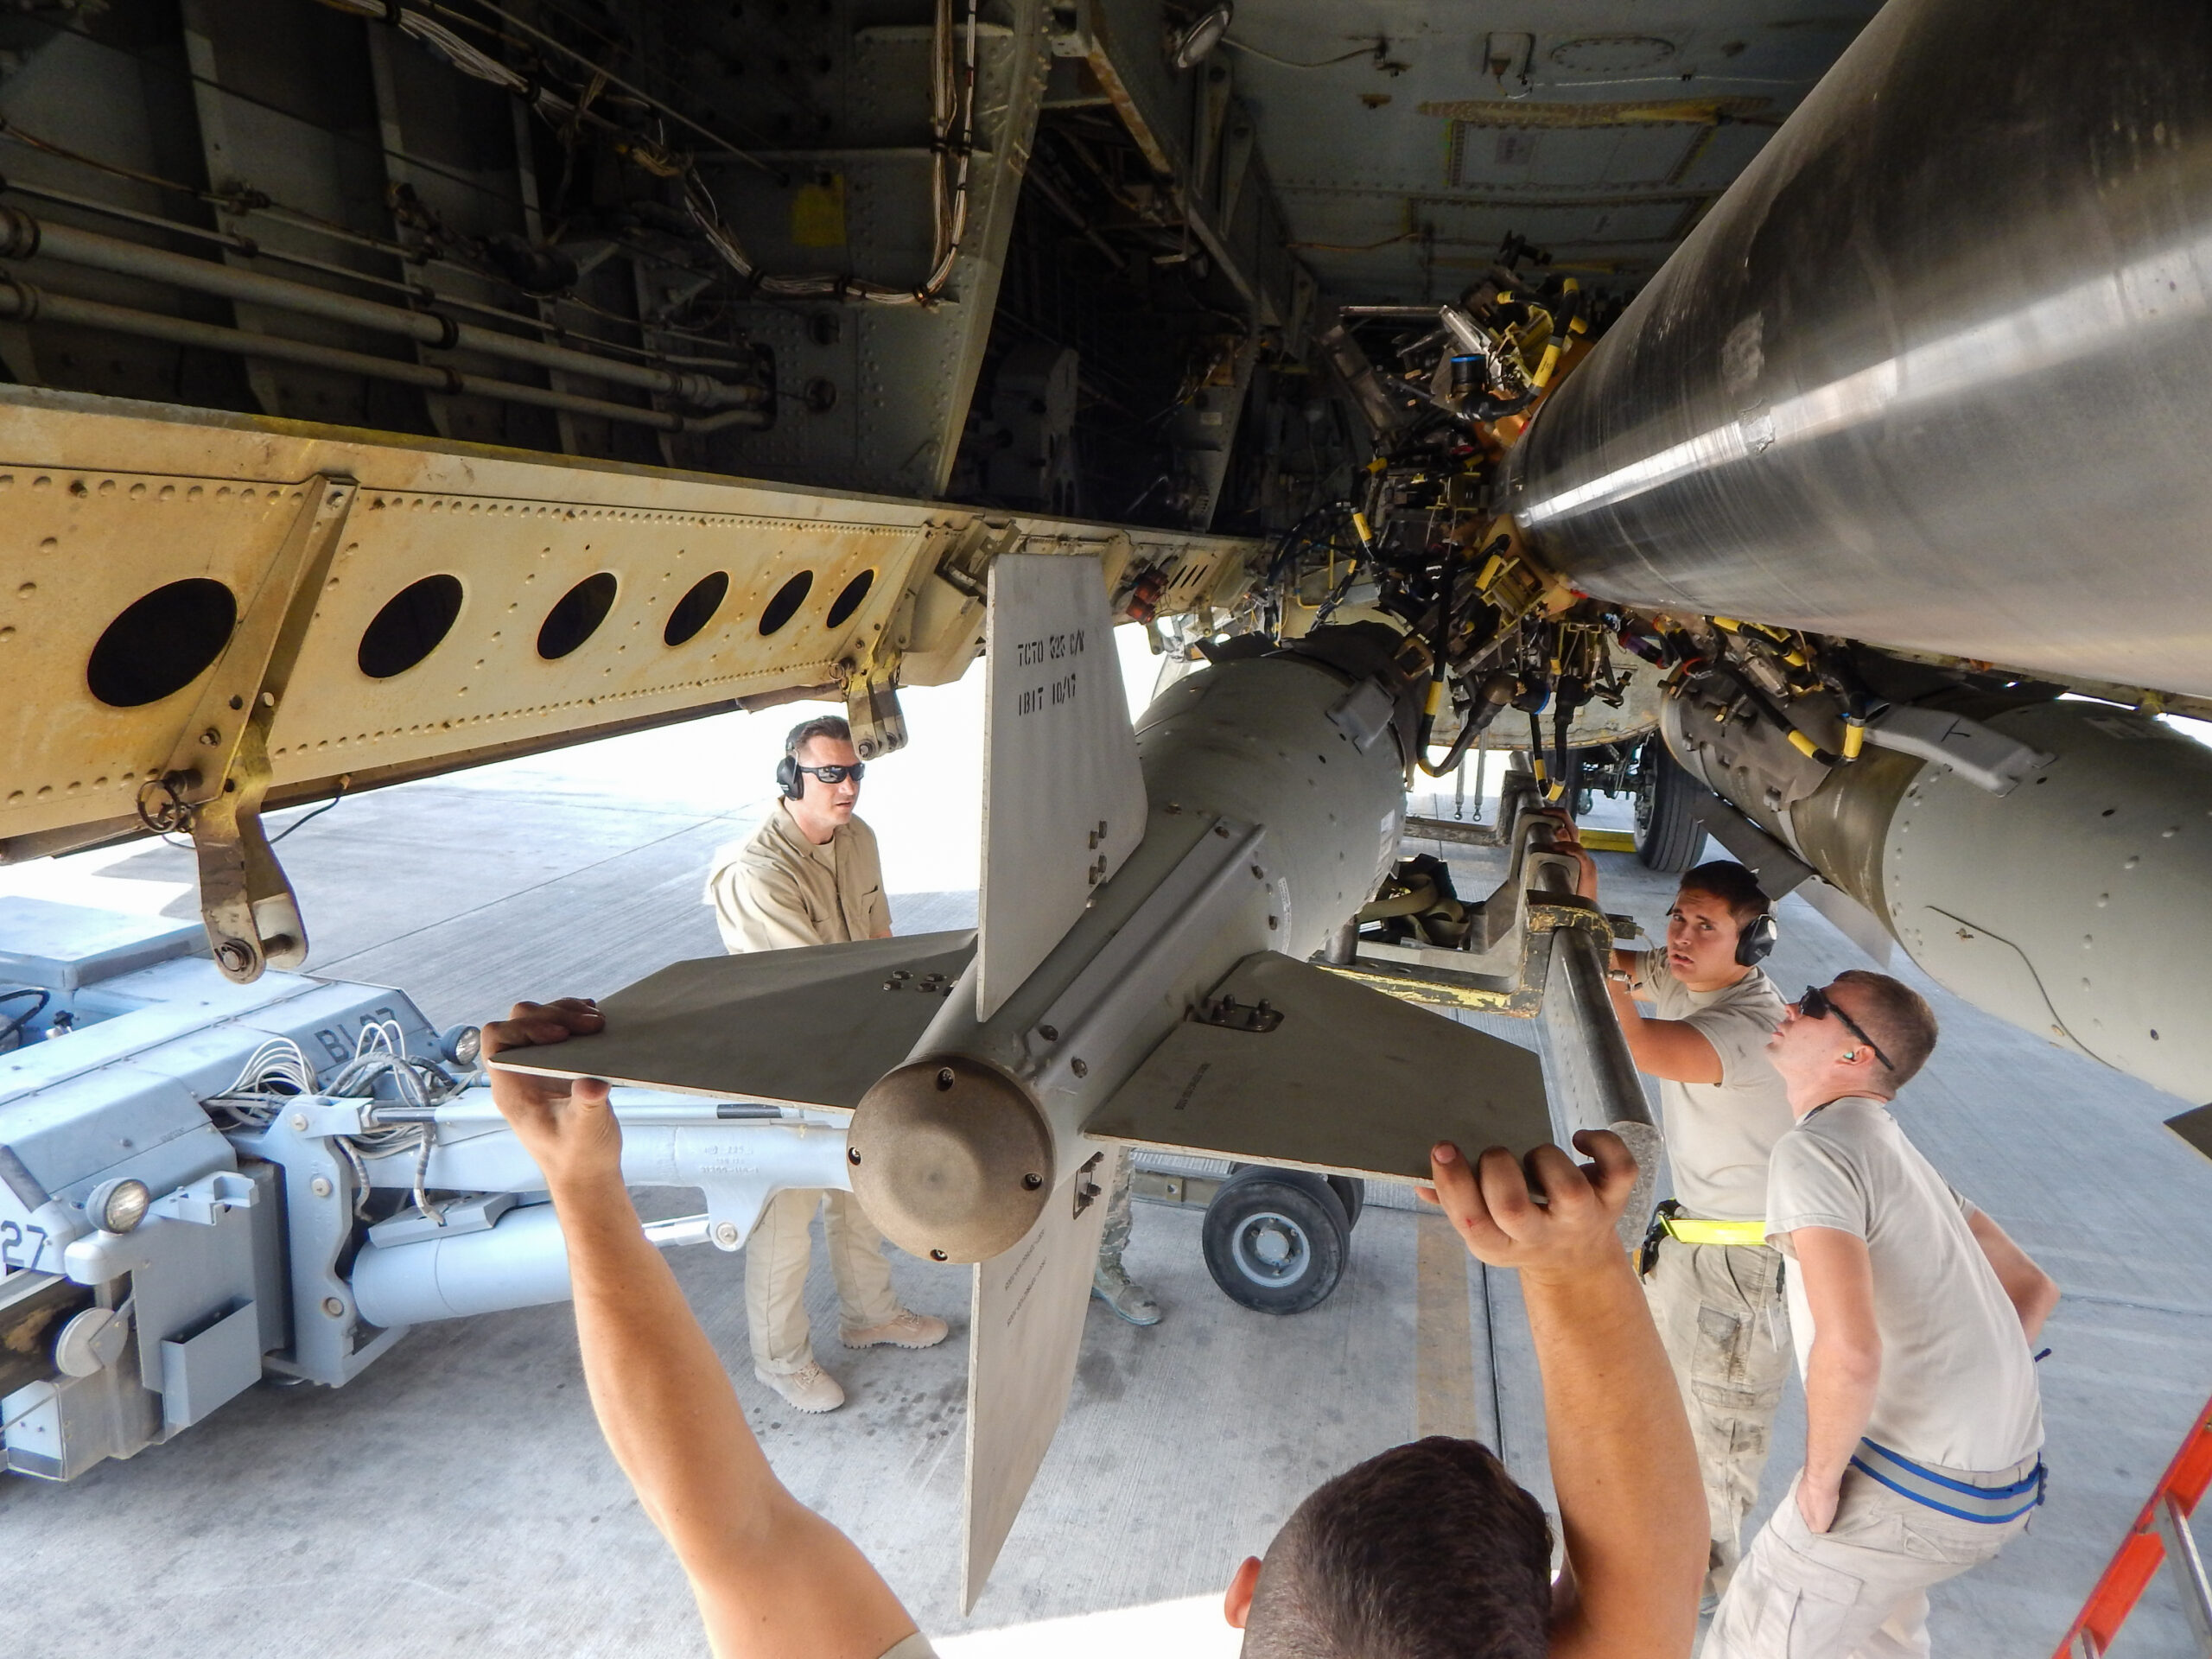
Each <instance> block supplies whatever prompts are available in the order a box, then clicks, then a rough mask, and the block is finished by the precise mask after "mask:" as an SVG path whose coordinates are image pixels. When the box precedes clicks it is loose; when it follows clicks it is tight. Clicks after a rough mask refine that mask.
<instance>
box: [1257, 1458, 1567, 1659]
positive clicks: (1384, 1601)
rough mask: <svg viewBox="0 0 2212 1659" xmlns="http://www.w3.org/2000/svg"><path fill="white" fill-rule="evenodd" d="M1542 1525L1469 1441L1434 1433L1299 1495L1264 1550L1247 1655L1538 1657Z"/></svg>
mask: <svg viewBox="0 0 2212 1659" xmlns="http://www.w3.org/2000/svg"><path fill="white" fill-rule="evenodd" d="M1551 1580H1552V1535H1551V1528H1550V1526H1549V1524H1548V1522H1546V1521H1545V1519H1544V1511H1543V1510H1542V1508H1541V1506H1540V1505H1539V1504H1538V1503H1537V1502H1536V1500H1535V1498H1533V1497H1529V1494H1528V1493H1527V1492H1525V1491H1522V1489H1521V1488H1520V1487H1519V1486H1517V1485H1516V1484H1514V1482H1513V1478H1512V1477H1511V1476H1510V1475H1509V1474H1507V1473H1506V1472H1505V1465H1503V1464H1501V1463H1500V1462H1499V1461H1498V1460H1497V1459H1496V1458H1494V1457H1492V1456H1491V1453H1490V1452H1489V1451H1488V1450H1487V1449H1485V1448H1484V1446H1480V1445H1478V1443H1477V1442H1475V1441H1473V1440H1448V1439H1446V1438H1445V1437H1444V1436H1442V1435H1440V1434H1433V1435H1431V1436H1430V1437H1429V1438H1428V1439H1427V1440H1415V1441H1414V1442H1413V1444H1411V1445H1410V1446H1394V1447H1393V1448H1391V1449H1390V1450H1389V1451H1388V1452H1383V1454H1382V1455H1381V1456H1380V1457H1375V1458H1370V1459H1368V1460H1367V1461H1366V1462H1365V1463H1363V1464H1360V1465H1357V1466H1355V1467H1353V1468H1351V1469H1348V1470H1346V1471H1344V1473H1343V1474H1341V1475H1338V1477H1337V1478H1335V1479H1334V1480H1332V1481H1329V1482H1327V1483H1325V1484H1323V1485H1321V1486H1320V1487H1319V1488H1317V1489H1316V1490H1315V1491H1313V1492H1311V1493H1309V1494H1308V1495H1307V1496H1306V1501H1305V1502H1304V1503H1300V1505H1299V1506H1298V1508H1297V1510H1296V1511H1295V1512H1294V1513H1293V1514H1292V1516H1291V1517H1290V1519H1289V1520H1288V1521H1287V1522H1284V1523H1283V1529H1282V1530H1281V1532H1279V1533H1277V1534H1276V1535H1275V1539H1274V1543H1272V1544H1270V1545H1269V1546H1268V1555H1267V1561H1266V1564H1265V1566H1264V1567H1262V1569H1261V1572H1260V1582H1259V1586H1258V1589H1257V1592H1255V1595H1254V1597H1253V1600H1252V1611H1251V1613H1250V1615H1249V1618H1248V1619H1247V1621H1246V1624H1245V1630H1244V1654H1245V1659H1474V1656H1478V1655H1479V1656H1482V1659H1541V1656H1542V1655H1543V1654H1544V1653H1545V1652H1546V1651H1547V1650H1548V1647H1549V1645H1550V1639H1551V1638H1550V1625H1551V1601H1552V1583H1551Z"/></svg>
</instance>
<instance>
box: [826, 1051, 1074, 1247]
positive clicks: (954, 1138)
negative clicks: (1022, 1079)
mask: <svg viewBox="0 0 2212 1659" xmlns="http://www.w3.org/2000/svg"><path fill="white" fill-rule="evenodd" d="M847 1139H848V1144H849V1147H850V1151H849V1154H848V1156H849V1157H850V1159H851V1160H852V1165H853V1195H854V1196H855V1198H858V1199H859V1200H860V1203H861V1209H863V1210H865V1211H867V1212H868V1219H869V1220H871V1221H873V1222H874V1224H876V1226H877V1227H878V1228H880V1230H882V1232H883V1236H885V1237H886V1238H888V1239H889V1240H890V1241H891V1242H892V1243H894V1244H896V1245H897V1246H898V1247H899V1249H902V1250H905V1251H907V1252H908V1253H909V1254H911V1255H920V1256H926V1257H928V1258H930V1259H931V1260H933V1261H938V1262H983V1261H988V1260H989V1259H990V1258H991V1257H992V1256H995V1255H998V1254H1000V1253H1001V1251H1004V1250H1008V1249H1012V1248H1013V1247H1014V1245H1016V1244H1018V1243H1020V1242H1021V1238H1022V1236H1023V1235H1024V1234H1026V1233H1027V1232H1028V1230H1030V1228H1031V1227H1032V1226H1033V1225H1034V1224H1036V1220H1037V1217H1038V1216H1039V1214H1041V1213H1042V1212H1043V1211H1044V1208H1045V1204H1046V1198H1048V1197H1049V1196H1050V1194H1051V1189H1052V1133H1051V1131H1050V1130H1048V1129H1047V1128H1046V1126H1045V1119H1044V1117H1043V1116H1042V1114H1040V1113H1039V1111H1038V1109H1037V1105H1036V1103H1035V1102H1034V1101H1033V1100H1031V1099H1030V1097H1029V1095H1028V1092H1027V1090H1024V1089H1023V1088H1022V1087H1021V1085H1020V1084H1017V1083H1015V1082H1014V1080H1013V1079H1012V1078H1010V1077H1007V1076H1005V1075H1004V1074H1003V1073H1001V1072H999V1071H993V1070H992V1069H991V1068H990V1067H988V1066H987V1065H979V1064H978V1063H977V1062H976V1061H974V1060H969V1059H965V1058H959V1057H957V1056H954V1057H949V1058H941V1059H933V1060H916V1061H912V1062H910V1063H908V1064H907V1065H902V1066H899V1068H898V1069H897V1070H895V1071H887V1072H886V1073H884V1075H883V1076H882V1077H880V1078H879V1079H878V1080H877V1081H876V1084H875V1086H874V1088H872V1089H870V1090H868V1093H867V1094H866V1095H864V1096H861V1103H860V1106H859V1109H857V1110H855V1112H854V1114H853V1122H852V1127H851V1128H850V1130H849V1132H848V1136H847Z"/></svg>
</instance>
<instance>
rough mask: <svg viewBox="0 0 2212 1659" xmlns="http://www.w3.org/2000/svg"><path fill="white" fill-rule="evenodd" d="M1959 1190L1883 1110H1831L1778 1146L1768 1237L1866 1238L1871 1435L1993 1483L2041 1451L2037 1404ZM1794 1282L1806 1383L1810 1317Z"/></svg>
mask: <svg viewBox="0 0 2212 1659" xmlns="http://www.w3.org/2000/svg"><path fill="white" fill-rule="evenodd" d="M1973 1211H1974V1206H1973V1205H1970V1204H1968V1203H1967V1201H1966V1199H1964V1198H1961V1197H1960V1196H1959V1194H1958V1193H1957V1192H1954V1191H1953V1190H1952V1189H1951V1187H1950V1185H1948V1183H1947V1182H1946V1181H1945V1180H1944V1179H1943V1178H1942V1176H1941V1175H1939V1174H1937V1173H1936V1169H1935V1166H1933V1165H1931V1164H1930V1163H1929V1161H1928V1160H1927V1159H1925V1158H1923V1156H1922V1155H1921V1154H1920V1149H1919V1148H1918V1147H1916V1146H1914V1145H1913V1144H1912V1142H1911V1141H1908V1140H1907V1139H1905V1134H1904V1130H1903V1129H1902V1128H1898V1126H1897V1119H1895V1118H1894V1117H1891V1116H1890V1114H1889V1112H1888V1111H1887V1110H1886V1109H1885V1108H1884V1106H1883V1105H1882V1103H1881V1102H1879V1101H1876V1100H1859V1099H1847V1100H1838V1101H1832V1102H1830V1103H1828V1104H1827V1105H1826V1106H1823V1107H1821V1108H1820V1109H1817V1110H1816V1111H1814V1112H1812V1113H1811V1114H1809V1115H1808V1116H1807V1117H1806V1119H1805V1121H1804V1122H1802V1123H1800V1124H1798V1125H1797V1126H1796V1128H1793V1129H1792V1130H1791V1131H1790V1132H1789V1134H1788V1135H1783V1137H1782V1141H1781V1144H1779V1145H1778V1146H1777V1147H1775V1149H1774V1159H1773V1163H1772V1168H1771V1173H1770V1177H1769V1182H1768V1188H1767V1221H1766V1227H1767V1236H1768V1239H1769V1240H1770V1242H1771V1243H1775V1244H1777V1245H1778V1246H1779V1247H1780V1248H1781V1249H1782V1251H1783V1254H1784V1255H1789V1256H1790V1257H1791V1258H1792V1259H1793V1260H1794V1259H1795V1257H1796V1251H1795V1250H1794V1249H1791V1247H1790V1245H1789V1241H1788V1240H1787V1239H1786V1238H1784V1237H1783V1236H1782V1235H1783V1234H1786V1233H1789V1232H1791V1231H1794V1230H1796V1229H1797V1228H1800V1227H1833V1228H1834V1229H1835V1230H1836V1231H1838V1232H1841V1233H1850V1234H1853V1236H1857V1237H1859V1238H1863V1239H1865V1240H1866V1254H1867V1255H1868V1257H1869V1259H1870V1260H1871V1261H1872V1265H1873V1277H1874V1328H1875V1330H1876V1331H1877V1332H1878V1333H1879V1334H1880V1336H1881V1339H1882V1375H1881V1380H1880V1381H1879V1382H1878V1383H1876V1384H1875V1388H1874V1410H1873V1414H1872V1416H1871V1417H1870V1418H1869V1419H1868V1420H1867V1423H1866V1437H1867V1438H1868V1439H1869V1440H1872V1441H1874V1442H1875V1443H1876V1444H1877V1445H1879V1446H1886V1447H1888V1448H1889V1449H1890V1450H1891V1451H1892V1452H1900V1453H1902V1454H1903V1455H1904V1456H1905V1457H1908V1458H1910V1459H1913V1460H1914V1461H1915V1462H1916V1463H1932V1464H1936V1465H1940V1466H1942V1467H1943V1468H1946V1469H1954V1470H1964V1471H1977V1472H1990V1473H1994V1472H1996V1471H1999V1470H2005V1469H2010V1468H2012V1466H2013V1465H2017V1464H2019V1463H2022V1462H2024V1461H2025V1460H2026V1459H2029V1458H2031V1457H2032V1456H2033V1455H2034V1454H2035V1453H2036V1452H2037V1450H2038V1449H2039V1448H2040V1447H2041V1446H2042V1445H2043V1404H2042V1400H2041V1396H2040V1395H2039V1394H2038V1392H2037V1387H2036V1368H2035V1361H2034V1360H2033V1359H2032V1358H2031V1357H2030V1355H2029V1352H2028V1338H2027V1332H2025V1331H2024V1330H2023V1329H2022V1328H2021V1325H2020V1316H2019V1314H2018V1312H2017V1311H2016V1310H2015V1309H2014V1308H2013V1306H2012V1302H2011V1300H2009V1299H2008V1298H2007V1297H2006V1296H2005V1287H2003V1286H2002V1285H2000V1284H1999V1282H1998V1281H1997V1272H1996V1269H1995V1268H1992V1267H1991V1266H1990V1265H1989V1258H1988V1257H1987V1256H1986V1255H1983V1254H1982V1253H1981V1246H1980V1244H1978V1243H1975V1242H1974V1232H1973V1230H1972V1229H1970V1228H1969V1227H1968V1226H1967V1217H1968V1216H1969V1215H1971V1214H1972V1213H1973ZM1801 1279H1802V1274H1796V1273H1792V1274H1789V1276H1788V1280H1787V1283H1788V1285H1789V1330H1790V1333H1791V1335H1792V1336H1793V1337H1794V1338H1796V1344H1797V1364H1798V1368H1799V1370H1800V1371H1801V1372H1802V1370H1803V1368H1804V1365H1805V1362H1806V1358H1807V1357H1808V1355H1809V1354H1810V1352H1811V1351H1812V1345H1813V1313H1812V1308H1811V1306H1809V1305H1808V1303H1807V1301H1806V1300H1805V1292H1804V1287H1803V1286H1802V1283H1801V1282H1800V1281H1801Z"/></svg>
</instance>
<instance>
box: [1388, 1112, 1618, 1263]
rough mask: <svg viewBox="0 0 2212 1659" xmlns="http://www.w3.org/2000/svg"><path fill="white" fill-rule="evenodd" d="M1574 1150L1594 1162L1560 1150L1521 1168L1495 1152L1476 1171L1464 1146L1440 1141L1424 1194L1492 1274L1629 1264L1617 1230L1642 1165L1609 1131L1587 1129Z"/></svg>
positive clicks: (1541, 1152)
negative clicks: (1496, 1270)
mask: <svg viewBox="0 0 2212 1659" xmlns="http://www.w3.org/2000/svg"><path fill="white" fill-rule="evenodd" d="M1574 1145H1575V1148H1576V1150H1577V1151H1580V1152H1582V1153H1586V1154H1588V1155H1589V1157H1590V1159H1591V1161H1590V1162H1589V1163H1586V1164H1582V1165H1577V1164H1576V1163H1575V1162H1574V1160H1573V1159H1571V1158H1569V1157H1568V1156H1567V1154H1565V1153H1564V1152H1562V1151H1560V1149H1559V1148H1558V1147H1553V1146H1542V1147H1537V1148H1536V1149H1535V1151H1533V1152H1531V1153H1530V1154H1529V1155H1528V1158H1527V1159H1526V1160H1523V1162H1522V1163H1516V1161H1515V1160H1514V1157H1513V1154H1511V1153H1510V1152H1508V1151H1506V1149H1505V1148H1504V1147H1491V1148H1490V1150H1488V1151H1487V1152H1485V1153H1484V1154H1482V1156H1481V1157H1480V1158H1479V1159H1478V1160H1476V1163H1475V1164H1474V1166H1472V1167H1470V1166H1469V1165H1468V1163H1467V1160H1466V1159H1465V1156H1464V1155H1463V1154H1461V1153H1460V1151H1459V1147H1455V1146H1453V1145H1452V1143H1451V1142H1450V1141H1439V1142H1438V1143H1437V1144H1436V1146H1435V1147H1433V1148H1431V1150H1430V1153H1429V1171H1430V1180H1431V1181H1432V1183H1433V1185H1429V1186H1425V1187H1421V1188H1420V1189H1418V1191H1419V1192H1420V1193H1421V1197H1422V1198H1426V1199H1427V1200H1428V1201H1429V1202H1430V1203H1432V1204H1434V1205H1440V1206H1441V1207H1442V1209H1443V1211H1444V1214H1445V1217H1446V1219H1447V1220H1449V1221H1450V1222H1451V1224H1452V1228H1453V1230H1455V1231H1457V1232H1458V1233H1459V1236H1460V1237H1461V1238H1463V1239H1465V1241H1466V1243H1467V1248H1468V1249H1470V1250H1471V1251H1473V1252H1474V1254H1475V1255H1476V1256H1477V1257H1478V1258H1479V1259H1480V1260H1481V1261H1483V1262H1487V1263H1489V1265H1491V1267H1494V1268H1522V1269H1525V1270H1526V1271H1529V1272H1531V1273H1538V1274H1542V1273H1576V1272H1586V1271H1589V1270H1591V1269H1592V1268H1618V1267H1619V1266H1620V1265H1621V1263H1622V1262H1623V1261H1624V1259H1625V1258H1624V1256H1623V1255H1622V1254H1621V1246H1620V1238H1619V1236H1618V1234H1617V1233H1616V1232H1615V1231H1614V1224H1615V1222H1616V1221H1618V1218H1619V1217H1620V1213H1621V1208H1622V1206H1623V1205H1625V1204H1626V1203H1627V1202H1628V1200H1629V1195H1630V1193H1631V1192H1634V1191H1635V1190H1636V1159H1635V1158H1634V1157H1633V1156H1632V1155H1631V1154H1630V1152H1629V1149H1628V1147H1627V1146H1626V1145H1625V1144H1624V1142H1623V1141H1622V1140H1621V1138H1620V1136H1618V1135H1615V1134H1614V1133H1613V1132H1612V1131H1611V1130H1610V1129H1584V1130H1582V1131H1581V1132H1580V1134H1578V1135H1576V1136H1575V1137H1574ZM1539 1195H1541V1198H1542V1202H1539V1201H1538V1197H1539Z"/></svg>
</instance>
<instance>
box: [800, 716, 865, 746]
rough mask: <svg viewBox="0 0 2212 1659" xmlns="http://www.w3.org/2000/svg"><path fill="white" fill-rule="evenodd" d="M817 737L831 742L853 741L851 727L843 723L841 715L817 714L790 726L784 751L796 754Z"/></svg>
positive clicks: (843, 718)
mask: <svg viewBox="0 0 2212 1659" xmlns="http://www.w3.org/2000/svg"><path fill="white" fill-rule="evenodd" d="M817 737H826V738H828V739H829V741H831V742H832V743H849V742H851V741H853V728H851V727H850V726H849V725H847V724H846V723H845V717H844V716H843V715H816V716H815V717H814V718H813V719H812V720H802V721H799V723H798V725H796V726H794V727H792V728H791V735H790V736H789V737H787V738H785V740H784V753H785V754H797V753H798V752H799V751H800V750H801V749H803V748H804V747H806V746H807V745H808V744H810V743H811V742H813V741H814V740H815V739H816V738H817Z"/></svg>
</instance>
